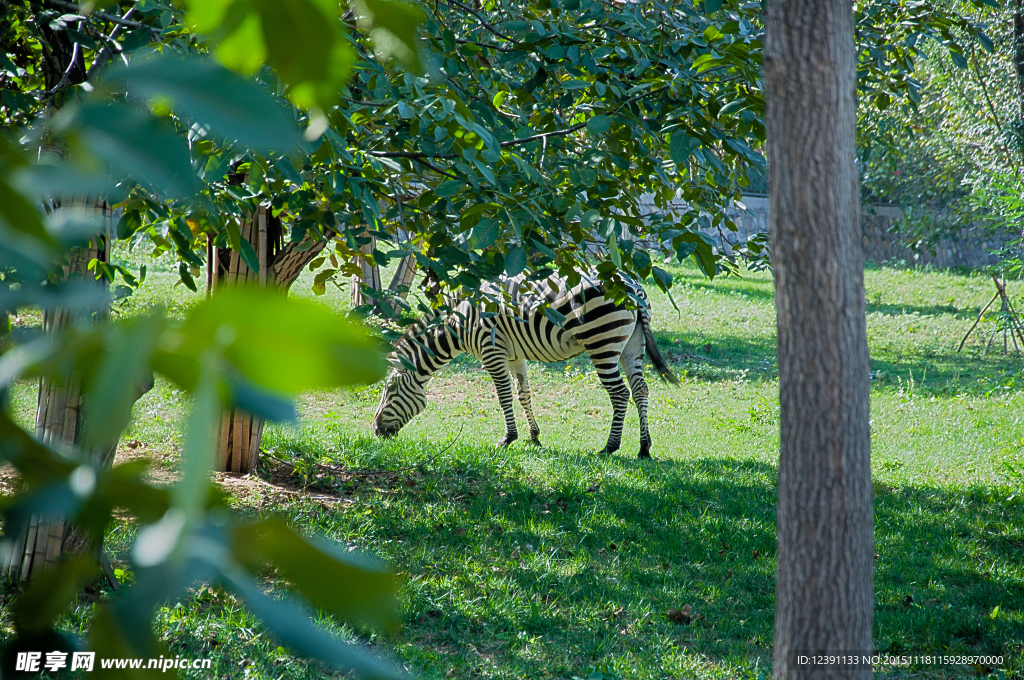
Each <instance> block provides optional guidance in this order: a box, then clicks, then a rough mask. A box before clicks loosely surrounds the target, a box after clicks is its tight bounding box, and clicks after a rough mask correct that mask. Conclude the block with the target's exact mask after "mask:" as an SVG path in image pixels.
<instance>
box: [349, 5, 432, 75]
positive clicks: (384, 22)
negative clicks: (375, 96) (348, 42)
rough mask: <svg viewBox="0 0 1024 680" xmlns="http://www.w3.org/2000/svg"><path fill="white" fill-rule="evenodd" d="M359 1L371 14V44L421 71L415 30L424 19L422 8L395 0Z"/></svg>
mask: <svg viewBox="0 0 1024 680" xmlns="http://www.w3.org/2000/svg"><path fill="white" fill-rule="evenodd" d="M361 2H362V3H363V4H364V5H365V7H366V9H367V10H369V12H370V14H371V15H372V19H371V21H372V23H373V29H372V30H371V31H370V36H371V37H372V38H373V43H374V45H375V46H376V47H377V48H378V49H380V50H383V51H384V53H385V54H388V55H392V56H394V57H396V58H397V59H398V60H399V61H400V62H402V65H403V66H405V68H407V69H410V70H412V71H416V72H417V73H418V72H420V71H422V70H423V67H422V65H421V64H420V57H419V47H420V46H419V39H418V38H417V35H416V33H417V31H418V29H419V27H420V24H422V23H423V12H422V11H421V10H420V9H419V8H418V7H415V6H413V5H409V4H406V3H404V2H394V0H361Z"/></svg>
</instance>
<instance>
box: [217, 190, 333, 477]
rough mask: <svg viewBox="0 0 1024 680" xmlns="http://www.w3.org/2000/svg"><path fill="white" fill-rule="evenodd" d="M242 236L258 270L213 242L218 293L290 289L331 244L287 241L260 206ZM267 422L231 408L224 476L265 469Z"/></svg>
mask: <svg viewBox="0 0 1024 680" xmlns="http://www.w3.org/2000/svg"><path fill="white" fill-rule="evenodd" d="M239 231H240V232H241V238H243V239H245V240H246V241H248V242H249V243H251V244H252V247H253V250H254V251H255V253H256V257H257V260H258V264H259V272H254V271H252V270H251V269H249V267H248V266H247V265H246V264H245V260H244V259H243V258H242V257H241V256H240V255H239V253H237V252H235V251H233V250H229V249H226V248H219V247H217V246H215V245H213V241H212V239H211V240H209V241H207V264H206V277H207V278H206V287H207V291H209V292H213V291H214V290H216V289H217V287H218V286H224V285H236V284H242V285H245V284H249V285H259V286H267V285H271V286H276V287H278V288H280V289H282V290H288V289H289V288H290V287H291V285H292V284H293V283H295V279H297V278H298V277H299V274H301V273H302V270H303V268H304V267H305V266H306V265H307V264H309V262H310V261H311V260H312V259H313V258H315V257H316V256H317V255H318V254H319V253H320V251H322V250H323V249H324V247H325V246H326V245H327V241H326V240H324V241H317V242H312V243H311V242H310V241H308V240H307V241H303V242H302V243H301V244H298V243H287V244H286V243H285V242H284V238H283V231H282V228H281V222H280V221H279V220H277V219H276V218H274V217H273V215H272V214H271V212H270V208H269V206H267V205H261V206H259V207H258V208H257V209H256V211H255V212H253V213H252V214H251V215H250V216H249V218H248V219H246V220H243V221H242V222H241V224H239ZM262 437H263V419H262V418H257V417H255V416H253V415H252V414H250V413H246V412H244V411H241V410H239V409H230V410H228V411H227V412H226V413H225V414H224V417H223V419H222V420H221V425H220V432H219V435H218V442H219V444H218V447H219V458H218V461H217V469H218V470H220V471H222V472H236V473H240V474H249V473H252V472H255V471H256V467H257V465H259V450H260V440H261V439H262Z"/></svg>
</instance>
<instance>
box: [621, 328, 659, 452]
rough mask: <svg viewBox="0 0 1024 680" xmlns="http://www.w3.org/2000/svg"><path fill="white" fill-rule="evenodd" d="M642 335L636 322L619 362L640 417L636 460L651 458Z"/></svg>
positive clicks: (647, 392)
mask: <svg viewBox="0 0 1024 680" xmlns="http://www.w3.org/2000/svg"><path fill="white" fill-rule="evenodd" d="M644 350H645V343H644V334H643V330H642V328H641V326H640V321H639V320H638V321H637V327H636V331H635V332H634V333H633V335H632V336H631V337H630V339H629V343H627V344H626V349H625V350H623V352H622V356H621V357H620V359H619V361H620V362H621V363H622V368H623V369H625V371H626V380H627V382H629V391H630V392H631V393H632V394H633V403H635V404H636V412H637V415H638V416H639V417H640V453H639V454H638V455H637V457H638V458H650V457H651V433H650V430H649V429H648V426H647V395H648V394H649V390H648V388H647V381H646V380H644Z"/></svg>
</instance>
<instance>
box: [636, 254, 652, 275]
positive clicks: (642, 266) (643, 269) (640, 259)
mask: <svg viewBox="0 0 1024 680" xmlns="http://www.w3.org/2000/svg"><path fill="white" fill-rule="evenodd" d="M650 267H651V256H650V255H648V254H647V251H645V250H634V251H633V268H634V269H635V270H636V273H637V274H639V275H640V276H647V270H648V269H650Z"/></svg>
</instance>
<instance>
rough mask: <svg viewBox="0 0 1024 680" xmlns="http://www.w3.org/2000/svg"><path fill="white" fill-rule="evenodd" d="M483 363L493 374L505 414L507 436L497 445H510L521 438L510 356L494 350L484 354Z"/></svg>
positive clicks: (502, 410) (495, 387)
mask: <svg viewBox="0 0 1024 680" xmlns="http://www.w3.org/2000/svg"><path fill="white" fill-rule="evenodd" d="M483 365H484V368H485V369H487V372H488V373H490V374H491V380H493V381H494V389H495V390H496V391H497V393H498V405H499V406H501V412H502V413H503V414H504V415H505V436H504V437H502V438H501V439H499V440H498V442H497V446H508V445H509V444H511V443H512V442H514V441H515V440H516V439H519V432H518V431H517V430H516V414H515V411H514V410H513V409H512V379H511V376H510V375H509V370H508V356H507V355H506V354H505V353H504V352H501V351H497V350H496V351H492V352H489V353H487V354H484V356H483Z"/></svg>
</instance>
